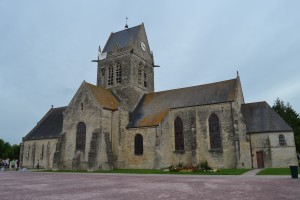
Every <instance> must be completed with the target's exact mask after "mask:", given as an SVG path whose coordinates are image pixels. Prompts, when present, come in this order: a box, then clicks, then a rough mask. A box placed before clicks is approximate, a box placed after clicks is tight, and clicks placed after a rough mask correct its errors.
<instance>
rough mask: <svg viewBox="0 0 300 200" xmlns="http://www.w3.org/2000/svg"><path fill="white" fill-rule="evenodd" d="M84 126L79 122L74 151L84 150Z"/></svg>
mask: <svg viewBox="0 0 300 200" xmlns="http://www.w3.org/2000/svg"><path fill="white" fill-rule="evenodd" d="M85 138H86V126H85V123H83V122H79V123H78V125H77V132H76V150H79V151H84V150H85Z"/></svg>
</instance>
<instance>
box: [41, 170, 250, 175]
mask: <svg viewBox="0 0 300 200" xmlns="http://www.w3.org/2000/svg"><path fill="white" fill-rule="evenodd" d="M249 170H250V169H220V170H218V171H217V172H208V171H206V172H203V171H197V172H170V171H165V172H164V171H163V170H157V169H113V170H97V171H86V170H78V171H75V170H58V171H52V170H40V172H64V173H113V174H114V173H115V174H118V173H119V174H120V173H123V174H175V175H241V174H243V173H245V172H247V171H249Z"/></svg>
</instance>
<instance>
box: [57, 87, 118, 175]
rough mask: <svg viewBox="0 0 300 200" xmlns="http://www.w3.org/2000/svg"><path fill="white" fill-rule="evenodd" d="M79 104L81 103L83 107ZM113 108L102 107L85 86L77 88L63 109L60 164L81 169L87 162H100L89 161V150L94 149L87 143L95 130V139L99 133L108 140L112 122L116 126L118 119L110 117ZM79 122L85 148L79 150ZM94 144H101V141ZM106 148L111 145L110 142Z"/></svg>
mask: <svg viewBox="0 0 300 200" xmlns="http://www.w3.org/2000/svg"><path fill="white" fill-rule="evenodd" d="M81 105H83V108H82V106H81ZM114 112H117V111H111V110H106V109H103V108H102V107H101V105H99V103H98V102H97V101H96V99H95V98H94V96H93V95H91V92H90V91H89V90H88V88H86V87H84V86H82V87H81V88H80V89H79V91H78V92H77V93H76V95H75V97H74V98H73V100H72V101H71V103H70V104H69V106H68V108H67V109H66V110H65V112H64V123H63V130H62V132H64V133H66V144H65V146H64V152H65V153H64V156H63V158H62V160H63V166H64V167H65V168H66V169H74V170H83V169H88V168H89V164H90V166H91V165H93V168H95V166H100V165H101V164H99V160H97V161H95V162H96V163H94V164H92V163H91V160H90V161H89V152H93V151H94V149H92V150H91V149H90V147H91V144H92V146H93V140H92V136H93V133H95V132H98V134H99V135H98V136H99V137H98V139H100V138H102V137H100V136H101V135H105V136H106V137H108V139H109V140H111V137H112V129H113V127H114V126H116V127H117V126H118V124H117V123H118V122H117V121H113V119H114V117H113V115H114ZM79 122H83V123H84V124H85V125H86V139H85V149H84V150H83V151H80V150H76V132H77V126H78V123H79ZM99 131H100V132H99ZM104 140H105V138H104ZM98 144H100V145H101V143H98ZM109 148H111V145H110V146H109ZM100 149H101V148H99V150H100ZM97 151H98V150H97ZM110 151H111V149H110ZM106 152H108V151H102V153H105V155H104V156H106ZM97 153H98V152H97ZM98 155H99V156H100V155H102V154H98ZM90 158H91V154H90ZM107 159H108V158H106V160H107ZM109 159H110V158H109ZM103 167H105V168H106V165H103Z"/></svg>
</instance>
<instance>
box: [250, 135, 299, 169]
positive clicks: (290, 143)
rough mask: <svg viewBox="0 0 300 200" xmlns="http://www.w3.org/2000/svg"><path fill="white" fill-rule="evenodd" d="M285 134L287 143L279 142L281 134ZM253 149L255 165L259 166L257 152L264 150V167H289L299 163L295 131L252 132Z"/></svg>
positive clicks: (255, 166)
mask: <svg viewBox="0 0 300 200" xmlns="http://www.w3.org/2000/svg"><path fill="white" fill-rule="evenodd" d="M280 134H282V135H284V136H285V141H286V143H285V145H282V146H281V145H280V144H279V135H280ZM250 138H251V151H252V160H253V167H254V168H257V157H256V152H263V158H264V167H266V168H268V167H288V166H290V165H297V157H296V149H295V141H294V133H293V132H271V133H252V134H250Z"/></svg>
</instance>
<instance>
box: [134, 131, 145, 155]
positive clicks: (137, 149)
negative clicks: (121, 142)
mask: <svg viewBox="0 0 300 200" xmlns="http://www.w3.org/2000/svg"><path fill="white" fill-rule="evenodd" d="M143 152H144V147H143V136H142V135H141V134H137V135H136V136H135V137H134V154H135V155H142V154H143Z"/></svg>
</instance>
